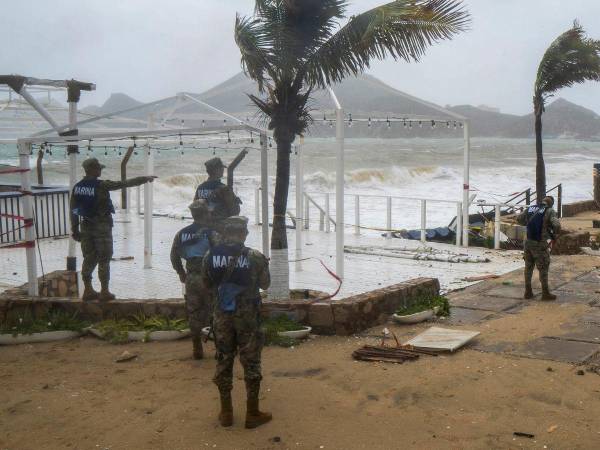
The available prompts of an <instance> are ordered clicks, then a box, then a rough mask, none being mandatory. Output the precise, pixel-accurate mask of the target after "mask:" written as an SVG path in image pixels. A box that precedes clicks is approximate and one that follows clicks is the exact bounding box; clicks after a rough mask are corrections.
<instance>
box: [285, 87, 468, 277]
mask: <svg viewBox="0 0 600 450" xmlns="http://www.w3.org/2000/svg"><path fill="white" fill-rule="evenodd" d="M397 93H398V94H399V95H401V96H403V97H404V98H406V99H408V100H411V101H413V102H416V103H419V104H421V105H424V106H426V107H428V108H431V109H433V110H435V111H438V112H439V113H441V117H440V116H437V117H434V116H405V117H402V118H399V119H398V118H394V119H390V118H389V117H387V118H386V119H375V120H372V118H368V119H352V115H351V114H350V115H349V119H348V124H349V126H351V125H352V122H353V121H354V120H356V121H360V122H367V123H368V125H369V126H371V124H372V122H376V123H381V122H387V124H388V126H390V125H391V123H392V122H401V123H403V124H404V125H405V126H406V124H407V123H409V124H410V126H411V127H412V123H417V122H418V123H421V124H422V123H427V122H431V124H432V126H433V127H435V126H436V124H437V123H442V124H443V123H446V124H447V126H448V127H450V123H451V122H454V123H455V124H456V123H457V122H460V123H461V124H462V128H463V137H464V152H463V186H462V217H460V216H457V225H456V230H457V231H456V234H457V236H458V239H460V232H459V230H461V228H462V245H463V246H464V247H468V246H469V205H470V202H471V199H470V196H469V191H470V183H469V169H470V156H471V155H470V153H471V135H470V129H469V128H470V127H469V120H468V119H467V118H466V117H464V116H462V115H460V114H457V113H455V112H452V111H449V110H447V109H445V108H442V107H441V106H438V105H436V104H434V103H430V102H427V101H425V100H421V99H419V98H417V97H413V96H412V95H409V94H406V93H404V92H401V91H397ZM329 94H330V95H331V98H332V101H333V104H334V107H335V111H336V141H337V146H338V148H337V152H336V183H335V186H336V188H335V205H336V211H335V214H336V227H335V230H336V272H337V275H338V276H339V277H340V278H342V279H343V278H344V226H345V224H344V169H345V166H344V127H345V124H346V120H345V117H344V110H343V107H342V105H341V104H340V102H339V100H338V98H337V96H336V95H335V92H334V90H333V89H332V88H331V87H330V88H329ZM323 120H324V121H327V122H330V123H331V121H330V120H327V119H326V118H324V119H323ZM297 154H298V163H297V167H296V189H297V192H296V209H297V214H300V213H301V208H300V206H301V201H299V200H298V197H299V196H300V198H302V197H301V195H302V189H303V187H302V185H303V180H302V178H303V175H302V162H301V151H300V150H298V152H297ZM298 220H299V221H301V218H299V219H298ZM301 233H302V227H298V226H297V227H296V250H297V252H299V251H300V248H301V245H302V237H301ZM297 268H299V266H298V265H297Z"/></svg>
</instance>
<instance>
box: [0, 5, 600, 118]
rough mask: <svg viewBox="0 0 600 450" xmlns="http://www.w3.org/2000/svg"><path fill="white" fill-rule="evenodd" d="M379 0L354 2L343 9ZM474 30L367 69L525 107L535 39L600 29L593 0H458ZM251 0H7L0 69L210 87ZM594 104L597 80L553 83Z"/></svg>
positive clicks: (462, 98)
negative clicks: (421, 54) (579, 27)
mask: <svg viewBox="0 0 600 450" xmlns="http://www.w3.org/2000/svg"><path fill="white" fill-rule="evenodd" d="M380 3H382V2H381V1H379V0H360V1H354V2H352V7H351V10H350V13H356V12H360V11H364V10H366V9H368V8H370V7H372V6H375V5H377V4H380ZM465 4H466V5H467V7H468V9H469V10H470V11H471V13H472V15H473V25H472V30H471V31H470V32H468V33H466V34H464V35H462V36H459V37H458V38H456V39H455V40H454V41H452V42H446V43H442V44H440V45H437V46H435V47H434V48H432V49H431V50H430V51H429V52H428V54H427V55H426V57H425V58H424V59H423V61H422V62H421V63H419V64H405V63H403V62H394V61H392V60H389V61H384V62H376V63H374V64H373V66H372V68H371V70H370V71H369V73H371V74H372V75H374V76H376V77H379V78H381V79H382V80H383V81H385V82H387V83H389V84H391V85H392V86H394V87H397V88H398V89H401V90H404V91H407V92H410V93H412V94H414V95H417V96H421V97H423V98H426V99H429V100H431V101H435V102H437V103H440V104H447V103H449V104H464V103H471V104H480V103H486V104H489V105H494V106H498V107H500V108H502V110H503V111H506V112H514V113H526V112H529V110H530V109H531V107H530V104H531V96H532V92H531V90H532V86H533V81H534V78H535V71H536V68H537V64H538V63H539V60H540V58H541V57H542V55H543V52H544V50H545V49H546V47H547V46H548V45H549V44H550V42H551V41H552V40H553V39H554V38H555V37H556V36H557V35H558V34H559V33H561V32H562V31H564V30H566V29H567V28H568V27H569V26H570V24H571V22H572V21H573V19H575V18H579V19H580V21H581V22H582V24H583V26H584V27H585V28H586V30H587V31H588V33H589V35H590V36H592V37H595V38H598V39H600V20H598V17H600V2H596V1H592V0H569V1H568V2H564V1H561V0H527V1H523V0H466V2H465ZM252 6H253V1H251V0H226V1H223V0H221V1H218V0H171V1H169V2H163V1H157V0H122V1H116V0H112V1H106V0H103V1H101V0H85V1H81V0H79V1H78V0H62V1H53V2H48V1H44V0H20V1H18V2H17V1H11V2H7V4H4V5H3V14H2V16H1V17H0V39H1V40H2V43H3V50H2V53H1V54H0V72H4V73H21V74H25V75H30V76H38V77H49V78H71V77H75V78H79V79H82V80H86V81H92V82H95V83H96V84H97V86H98V90H97V91H96V92H95V93H92V94H86V95H85V97H84V98H83V99H82V102H83V104H90V103H97V104H98V103H102V102H103V101H104V100H105V99H106V98H107V97H108V95H110V93H112V92H126V93H128V94H129V95H132V96H133V97H135V98H137V99H139V100H142V101H150V100H153V99H157V98H161V97H166V96H170V95H173V94H174V93H175V92H177V91H182V90H188V91H194V92H199V91H203V90H205V89H208V88H210V87H212V86H214V85H215V84H218V83H219V82H221V81H223V80H224V79H226V78H228V77H230V76H232V75H234V74H236V73H237V72H238V71H239V70H240V65H239V53H238V51H237V48H236V46H235V43H234V41H233V36H232V30H233V23H234V18H235V13H236V11H239V12H241V13H251V11H252ZM560 95H561V96H562V97H565V98H567V99H569V100H571V101H574V102H577V103H579V104H582V105H584V106H586V107H589V108H592V109H595V110H596V111H599V112H600V85H599V84H598V83H595V84H594V83H588V84H586V85H584V86H578V87H575V88H572V89H569V90H566V91H564V92H562V93H561V94H560Z"/></svg>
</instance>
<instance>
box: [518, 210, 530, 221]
mask: <svg viewBox="0 0 600 450" xmlns="http://www.w3.org/2000/svg"><path fill="white" fill-rule="evenodd" d="M527 219H528V215H527V208H525V209H524V210H523V211H522V212H521V213H520V214H519V215H518V216H517V223H518V224H519V225H527Z"/></svg>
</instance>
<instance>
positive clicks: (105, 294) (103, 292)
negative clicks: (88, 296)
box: [99, 281, 116, 302]
mask: <svg viewBox="0 0 600 450" xmlns="http://www.w3.org/2000/svg"><path fill="white" fill-rule="evenodd" d="M100 286H101V289H100V297H99V299H100V301H102V302H110V301H111V300H114V299H115V298H116V297H115V294H111V292H110V291H109V290H108V282H103V281H100Z"/></svg>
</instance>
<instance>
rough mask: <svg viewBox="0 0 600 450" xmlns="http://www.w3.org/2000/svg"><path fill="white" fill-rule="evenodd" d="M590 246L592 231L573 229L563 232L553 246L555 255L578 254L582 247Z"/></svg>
mask: <svg viewBox="0 0 600 450" xmlns="http://www.w3.org/2000/svg"><path fill="white" fill-rule="evenodd" d="M589 246H590V233H588V232H587V231H572V232H569V233H565V234H561V235H560V236H559V237H558V239H557V240H556V242H554V245H553V246H552V254H553V255H578V254H580V253H581V247H589Z"/></svg>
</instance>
